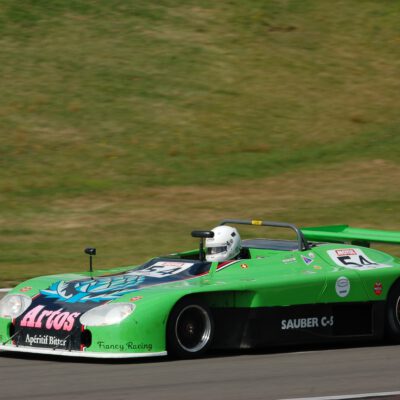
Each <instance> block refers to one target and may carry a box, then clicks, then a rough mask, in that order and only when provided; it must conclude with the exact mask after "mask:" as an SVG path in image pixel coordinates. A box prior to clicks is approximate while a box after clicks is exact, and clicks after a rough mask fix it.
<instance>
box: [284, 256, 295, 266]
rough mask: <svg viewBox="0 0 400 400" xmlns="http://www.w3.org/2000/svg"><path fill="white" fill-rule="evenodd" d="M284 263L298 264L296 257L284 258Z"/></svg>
mask: <svg viewBox="0 0 400 400" xmlns="http://www.w3.org/2000/svg"><path fill="white" fill-rule="evenodd" d="M282 262H283V263H285V264H289V263H294V262H296V257H290V258H284V259H283V260H282Z"/></svg>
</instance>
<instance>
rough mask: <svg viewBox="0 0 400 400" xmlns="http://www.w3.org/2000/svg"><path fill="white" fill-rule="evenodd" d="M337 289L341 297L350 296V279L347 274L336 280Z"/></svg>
mask: <svg viewBox="0 0 400 400" xmlns="http://www.w3.org/2000/svg"><path fill="white" fill-rule="evenodd" d="M335 289H336V294H337V295H338V296H339V297H346V296H348V294H349V293H350V281H349V280H348V279H347V278H346V277H345V276H341V277H340V278H338V279H337V280H336V285H335Z"/></svg>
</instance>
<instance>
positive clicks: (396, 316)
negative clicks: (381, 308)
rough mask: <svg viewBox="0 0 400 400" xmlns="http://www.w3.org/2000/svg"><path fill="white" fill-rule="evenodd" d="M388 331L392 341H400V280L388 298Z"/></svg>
mask: <svg viewBox="0 0 400 400" xmlns="http://www.w3.org/2000/svg"><path fill="white" fill-rule="evenodd" d="M386 333H387V335H388V337H389V338H390V339H391V340H392V341H394V342H397V343H400V282H397V283H396V284H395V285H394V286H393V287H392V289H391V290H390V293H389V296H388V298H387V307H386Z"/></svg>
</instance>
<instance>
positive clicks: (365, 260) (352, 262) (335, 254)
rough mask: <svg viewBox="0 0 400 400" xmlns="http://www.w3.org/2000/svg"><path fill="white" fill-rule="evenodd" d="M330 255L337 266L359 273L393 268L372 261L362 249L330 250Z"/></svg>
mask: <svg viewBox="0 0 400 400" xmlns="http://www.w3.org/2000/svg"><path fill="white" fill-rule="evenodd" d="M328 255H329V257H330V258H331V259H332V260H333V261H334V262H335V264H336V265H339V266H340V267H344V268H349V269H356V270H358V271H367V270H371V269H378V268H390V267H391V265H388V264H380V263H377V262H375V261H373V260H371V259H370V258H369V257H367V255H366V254H365V253H364V251H363V250H361V249H338V250H328Z"/></svg>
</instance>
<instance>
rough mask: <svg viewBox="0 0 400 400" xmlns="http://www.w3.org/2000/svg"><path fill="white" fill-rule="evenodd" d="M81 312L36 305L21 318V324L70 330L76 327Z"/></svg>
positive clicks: (39, 327)
mask: <svg viewBox="0 0 400 400" xmlns="http://www.w3.org/2000/svg"><path fill="white" fill-rule="evenodd" d="M80 315H81V313H80V312H68V311H64V310H63V309H62V308H60V309H58V310H46V308H45V306H44V305H39V306H36V307H35V308H32V309H31V310H30V311H28V312H27V313H26V314H25V315H24V317H23V318H22V319H21V322H20V326H21V327H27V328H35V329H47V330H50V329H54V330H56V331H60V330H62V331H66V332H70V331H71V330H72V328H73V327H74V324H75V321H76V319H77V318H78V317H79V316H80Z"/></svg>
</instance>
